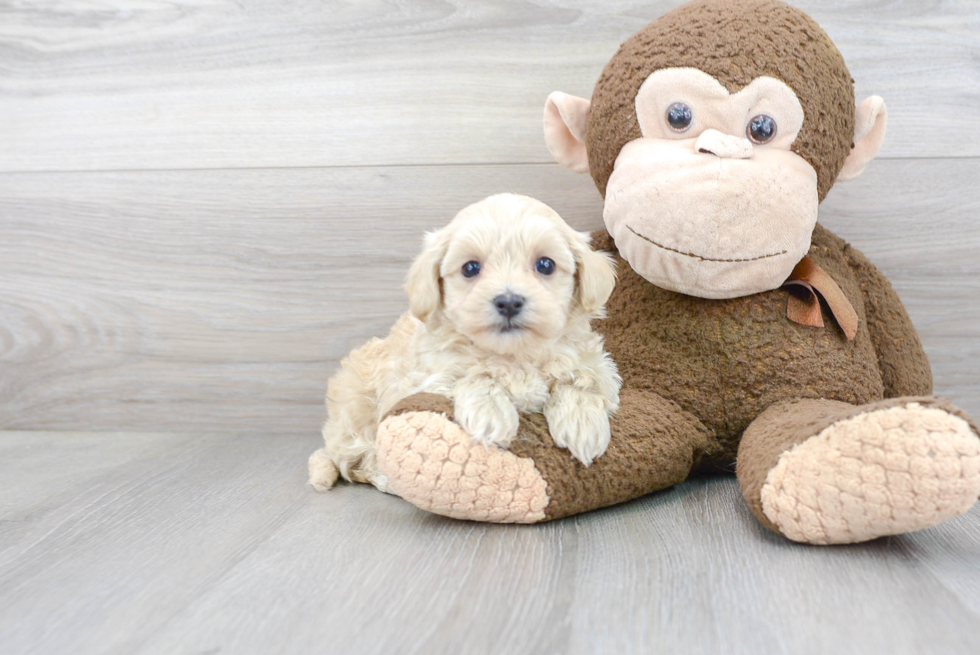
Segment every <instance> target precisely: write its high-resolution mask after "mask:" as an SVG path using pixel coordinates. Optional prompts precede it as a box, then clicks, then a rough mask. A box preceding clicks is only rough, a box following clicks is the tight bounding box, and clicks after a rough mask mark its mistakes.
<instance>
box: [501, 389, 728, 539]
mask: <svg viewBox="0 0 980 655" xmlns="http://www.w3.org/2000/svg"><path fill="white" fill-rule="evenodd" d="M611 428H612V433H613V437H612V440H611V441H610V444H609V449H608V450H607V451H606V453H605V454H604V455H603V456H602V457H600V458H599V459H597V460H596V461H595V462H593V463H592V465H591V466H584V465H583V464H582V463H581V462H579V461H578V460H576V459H574V458H573V457H572V456H571V455H570V454H569V453H568V451H567V450H565V449H563V448H558V447H556V446H555V444H554V442H553V441H552V439H551V435H550V434H549V433H548V424H547V423H546V422H545V420H544V416H542V415H540V414H536V415H533V416H525V417H522V422H521V431H520V433H519V435H518V440H517V441H515V442H514V443H512V444H511V447H510V451H511V452H512V453H514V454H515V455H517V456H519V457H528V458H531V459H533V460H534V465H535V467H536V468H537V469H538V472H540V473H541V476H542V477H543V478H544V479H545V480H546V481H547V483H548V497H549V498H550V499H551V502H549V503H548V506H547V507H546V508H545V515H546V517H547V519H548V520H551V519H557V518H561V517H563V516H568V515H570V514H578V513H580V512H585V511H588V510H592V509H597V508H599V507H606V506H608V505H615V504H616V503H622V502H625V501H627V500H631V499H633V498H638V497H640V496H643V495H646V494H648V493H652V492H654V491H659V490H661V489H666V488H667V487H671V486H673V485H675V484H678V483H679V482H683V481H684V480H685V479H686V478H687V477H688V475H689V474H690V472H691V469H692V468H693V467H694V466H695V465H697V464H698V463H699V462H700V461H701V459H702V457H703V456H704V453H705V451H706V450H708V449H709V448H711V434H710V432H709V431H708V429H707V428H705V427H704V425H702V424H701V422H700V421H698V420H697V419H696V418H695V417H694V416H692V415H691V414H690V413H688V412H685V411H684V410H682V409H681V408H680V407H678V406H677V405H676V404H675V403H673V402H671V401H669V400H666V399H664V398H662V397H660V396H658V395H656V394H654V393H651V392H648V391H641V390H639V389H626V390H624V391H623V393H622V395H621V397H620V408H619V412H618V413H617V414H616V417H615V419H614V420H613V422H612V425H611Z"/></svg>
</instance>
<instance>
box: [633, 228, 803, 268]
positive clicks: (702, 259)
mask: <svg viewBox="0 0 980 655" xmlns="http://www.w3.org/2000/svg"><path fill="white" fill-rule="evenodd" d="M626 229H628V230H629V231H630V232H632V233H633V234H635V235H636V236H638V237H640V238H641V239H643V240H644V241H647V242H649V243H652V244H653V245H655V246H657V247H658V248H661V249H663V250H666V251H668V252H676V253H677V254H678V255H685V256H687V257H693V258H694V259H700V260H701V261H703V262H722V263H726V264H734V263H737V262H754V261H757V260H760V259H769V258H770V257H779V256H780V255H785V254H786V253H787V251H786V250H781V251H779V252H774V253H772V254H769V255H759V256H758V257H749V258H747V259H712V258H711V257H702V256H701V255H695V254H694V253H692V252H684V251H683V250H677V249H676V248H670V247H668V246H664V245H661V244H659V243H657V242H656V241H654V240H653V239H651V238H650V237H646V236H643V235H642V234H640V233H639V232H637V231H636V230H634V229H633V228H632V227H631V226H629V225H627V226H626Z"/></svg>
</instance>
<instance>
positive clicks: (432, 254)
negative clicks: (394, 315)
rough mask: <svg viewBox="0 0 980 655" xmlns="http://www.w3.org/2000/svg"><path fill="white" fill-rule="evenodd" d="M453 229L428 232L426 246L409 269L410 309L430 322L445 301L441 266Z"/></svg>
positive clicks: (417, 316)
mask: <svg viewBox="0 0 980 655" xmlns="http://www.w3.org/2000/svg"><path fill="white" fill-rule="evenodd" d="M448 231H449V228H448V227H446V228H443V229H441V230H438V231H436V232H429V233H427V234H426V235H425V246H424V248H423V249H422V254H420V255H419V256H418V257H417V258H416V259H415V261H414V262H412V267H411V268H410V269H409V270H408V278H407V279H406V280H405V291H407V292H408V308H409V311H410V312H411V313H412V316H414V317H415V318H417V319H419V320H420V321H423V322H424V321H426V320H428V318H429V317H430V316H432V314H434V313H435V312H436V311H437V310H438V309H439V305H440V304H442V289H441V288H440V285H439V266H440V265H441V264H442V258H443V257H445V256H446V249H447V248H448V247H449V234H448Z"/></svg>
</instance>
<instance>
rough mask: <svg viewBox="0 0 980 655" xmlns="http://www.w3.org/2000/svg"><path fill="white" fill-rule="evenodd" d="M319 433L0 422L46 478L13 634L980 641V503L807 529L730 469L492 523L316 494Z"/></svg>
mask: <svg viewBox="0 0 980 655" xmlns="http://www.w3.org/2000/svg"><path fill="white" fill-rule="evenodd" d="M134 443H139V444H140V448H139V449H134V446H133V444H134ZM39 444H43V446H42V447H41V448H37V449H36V450H34V451H33V452H31V453H30V454H29V456H27V457H24V456H23V454H24V453H25V451H27V450H29V449H35V448H36V447H37V446H38V445H39ZM79 444H83V445H81V446H80V445H79ZM313 447H315V439H314V438H313V437H312V436H309V435H292V436H291V435H247V434H224V435H217V434H210V435H206V434H194V435H167V434H160V435H145V434H118V435H106V434H98V435H86V434H79V433H72V432H64V433H57V434H50V433H18V432H0V455H3V456H2V457H0V479H3V480H4V481H5V482H7V481H9V482H10V483H12V484H13V485H14V486H20V487H23V488H25V489H26V488H28V487H31V486H33V487H34V488H36V489H38V490H39V493H38V495H37V497H36V498H33V499H32V498H29V497H27V496H26V495H25V496H20V497H18V498H17V499H16V502H13V503H9V502H5V504H4V507H3V510H2V512H3V513H2V515H0V517H2V518H0V520H2V521H3V523H0V526H4V532H3V533H2V536H0V546H2V548H3V550H2V551H0V607H2V608H3V611H2V612H0V651H2V652H4V653H5V654H7V653H9V654H12V655H19V654H21V653H24V654H26V653H50V652H58V651H62V650H71V652H73V653H80V654H85V653H120V654H123V653H126V654H129V653H138V654H150V653H206V652H219V651H220V652H234V653H243V654H250V653H261V654H263V655H266V654H272V653H297V652H354V653H379V654H382V653H383V654H385V655H387V654H389V653H393V652H397V653H435V652H458V653H491V652H493V653H504V652H506V653H512V654H514V655H519V654H522V653H535V654H536V653H551V652H564V653H595V652H623V653H679V652H683V653H692V654H700V653H712V654H714V653H718V652H725V653H736V654H738V653H752V654H753V655H754V654H757V653H787V654H793V655H796V654H803V655H808V654H810V653H814V654H816V653H827V652H860V653H866V654H868V655H877V654H878V653H882V654H885V653H888V654H892V653H895V654H905V653H973V652H975V650H976V643H977V642H978V640H980V621H978V619H980V606H978V603H977V601H978V597H977V593H976V589H978V588H980V568H978V565H977V562H978V561H980V530H978V526H980V508H974V509H973V510H971V512H969V513H968V514H967V515H965V516H963V517H960V518H958V519H955V520H953V521H950V522H948V523H946V524H944V525H942V526H939V527H937V528H934V529H931V530H927V531H923V532H920V533H916V534H913V535H906V536H901V537H895V538H889V539H882V540H878V541H875V542H872V543H869V544H864V545H858V546H849V547H830V548H821V547H807V546H801V545H798V544H793V543H790V542H787V541H785V540H783V539H781V538H779V537H777V536H776V535H774V534H770V533H768V532H767V531H765V530H764V529H763V528H761V527H760V526H759V525H758V524H757V523H756V522H755V519H754V518H753V517H752V516H751V514H750V513H749V511H748V510H747V509H746V508H745V506H744V501H743V500H742V499H741V496H740V493H739V491H738V488H737V486H736V484H735V482H734V480H732V479H731V478H712V479H698V480H692V481H689V482H687V483H685V484H683V485H680V486H679V487H677V488H675V489H673V490H669V491H667V492H663V493H660V494H655V495H652V496H648V497H646V498H643V499H640V500H637V501H634V502H631V503H627V504H625V505H621V506H618V507H615V508H609V509H605V510H600V511H597V512H592V513H589V514H586V515H582V516H578V517H574V518H570V519H566V520H562V521H558V522H555V523H551V524H545V525H540V526H499V525H483V524H476V523H468V522H461V521H453V520H449V519H444V518H441V517H437V516H434V515H430V514H426V513H424V512H421V511H419V510H416V509H415V508H413V507H411V506H410V505H408V504H407V503H405V502H403V501H401V500H400V499H398V498H395V497H392V496H386V495H384V494H381V493H379V492H377V491H375V490H373V489H371V488H368V487H365V486H356V487H355V486H350V485H342V486H340V487H338V488H336V489H335V490H333V491H331V492H330V493H327V494H316V493H314V492H313V491H312V490H310V489H308V488H306V487H304V460H305V456H306V454H307V453H308V452H309V450H310V449H311V448H313ZM139 450H142V454H140V452H139ZM66 453H72V454H73V456H70V457H68V458H66V457H65V454H66ZM74 454H77V455H78V456H77V457H76V456H74ZM98 455H102V457H99V456H98ZM21 462H26V464H24V465H22V464H21ZM66 473H67V475H66ZM75 476H77V477H75ZM59 478H60V479H59ZM48 485H50V486H52V487H58V488H59V490H58V491H56V492H53V493H47V494H46V493H45V492H44V491H43V490H44V489H45V488H46V487H47V486H48ZM3 488H4V489H6V488H7V485H6V484H5V485H4V487H3Z"/></svg>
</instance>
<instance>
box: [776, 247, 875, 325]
mask: <svg viewBox="0 0 980 655" xmlns="http://www.w3.org/2000/svg"><path fill="white" fill-rule="evenodd" d="M782 288H784V289H786V290H787V291H789V304H788V305H787V306H786V317H787V318H789V320H791V321H793V322H794V323H799V324H800V325H809V326H811V327H823V315H822V313H821V311H820V297H823V299H824V301H826V303H827V306H828V307H829V308H830V313H831V314H833V315H834V320H836V321H837V324H838V325H840V327H841V329H842V330H843V331H844V334H845V335H846V336H847V340H848V341H853V340H854V337H855V335H857V327H858V315H857V312H856V311H854V306H853V305H851V302H850V301H849V300H848V299H847V296H845V295H844V292H843V291H841V289H840V287H839V286H837V283H836V282H834V279H833V278H832V277H830V276H829V275H827V272H826V271H825V270H823V269H822V268H820V266H819V265H818V264H817V262H815V261H813V260H812V259H810V258H809V257H804V258H803V259H801V260H800V263H799V264H797V265H796V268H794V269H793V272H792V273H790V276H789V278H788V279H787V280H786V281H785V282H783V286H782ZM817 294H820V297H818V296H817Z"/></svg>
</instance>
